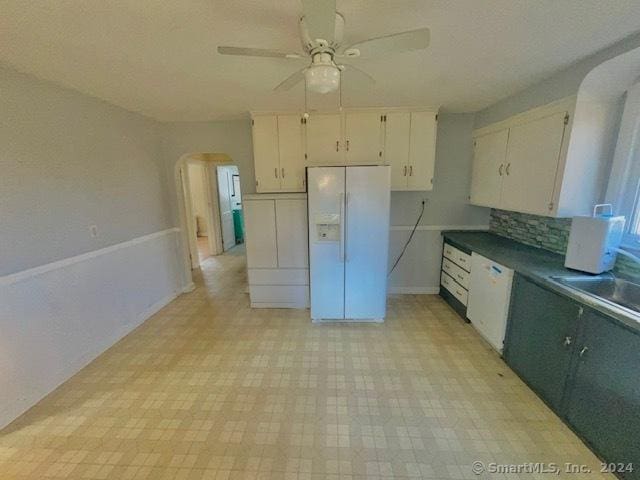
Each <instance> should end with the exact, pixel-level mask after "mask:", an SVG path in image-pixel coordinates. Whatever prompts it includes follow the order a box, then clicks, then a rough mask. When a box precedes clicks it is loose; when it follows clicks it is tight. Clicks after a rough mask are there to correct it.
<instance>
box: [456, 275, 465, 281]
mask: <svg viewBox="0 0 640 480" xmlns="http://www.w3.org/2000/svg"><path fill="white" fill-rule="evenodd" d="M456 277H458V278H459V279H460V280H464V277H463V276H462V275H460V274H457V275H456Z"/></svg>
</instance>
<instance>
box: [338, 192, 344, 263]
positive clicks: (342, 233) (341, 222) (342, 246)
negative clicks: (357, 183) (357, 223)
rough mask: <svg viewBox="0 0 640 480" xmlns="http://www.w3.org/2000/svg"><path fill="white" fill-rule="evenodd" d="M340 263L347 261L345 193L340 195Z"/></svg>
mask: <svg viewBox="0 0 640 480" xmlns="http://www.w3.org/2000/svg"><path fill="white" fill-rule="evenodd" d="M339 202H340V261H341V262H343V263H344V261H345V253H344V243H345V235H344V215H345V210H346V209H345V196H344V193H340V200H339Z"/></svg>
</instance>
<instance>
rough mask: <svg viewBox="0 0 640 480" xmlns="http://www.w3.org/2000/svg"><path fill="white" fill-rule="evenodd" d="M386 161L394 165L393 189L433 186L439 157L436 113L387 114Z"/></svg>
mask: <svg viewBox="0 0 640 480" xmlns="http://www.w3.org/2000/svg"><path fill="white" fill-rule="evenodd" d="M383 123H384V132H385V134H384V139H385V141H384V160H385V162H386V163H387V164H389V165H391V190H418V191H426V190H431V189H432V188H433V169H434V166H435V158H436V128H437V122H436V113H435V112H390V113H387V114H385V115H384V122H383Z"/></svg>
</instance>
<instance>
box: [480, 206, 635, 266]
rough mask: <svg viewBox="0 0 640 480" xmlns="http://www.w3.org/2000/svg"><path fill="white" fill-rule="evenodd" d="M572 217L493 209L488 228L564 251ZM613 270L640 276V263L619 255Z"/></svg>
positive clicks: (540, 245)
mask: <svg viewBox="0 0 640 480" xmlns="http://www.w3.org/2000/svg"><path fill="white" fill-rule="evenodd" d="M570 230H571V219H570V218H551V217H540V216H538V215H529V214H526V213H518V212H508V211H506V210H497V209H492V210H491V218H490V221H489V231H491V232H492V233H495V234H496V235H500V236H502V237H507V238H510V239H512V240H515V241H517V242H520V243H525V244H527V245H531V246H534V247H538V248H543V249H545V250H549V251H551V252H555V253H559V254H561V255H564V254H565V253H566V251H567V244H568V241H569V231H570ZM614 270H615V271H616V272H618V273H623V274H626V275H633V276H638V277H640V265H638V264H637V263H635V262H633V261H632V260H630V259H628V258H626V257H623V256H621V255H618V259H617V260H616V266H615V268H614Z"/></svg>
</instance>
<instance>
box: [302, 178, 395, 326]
mask: <svg viewBox="0 0 640 480" xmlns="http://www.w3.org/2000/svg"><path fill="white" fill-rule="evenodd" d="M307 175H308V180H307V181H308V202H309V268H310V289H311V318H312V319H313V320H314V321H317V320H334V321H335V320H359V321H382V320H383V319H384V317H385V312H386V298H387V268H388V251H389V205H390V178H391V169H390V167H389V166H352V167H309V168H308V169H307Z"/></svg>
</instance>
